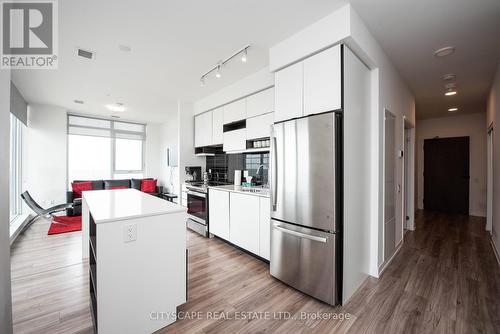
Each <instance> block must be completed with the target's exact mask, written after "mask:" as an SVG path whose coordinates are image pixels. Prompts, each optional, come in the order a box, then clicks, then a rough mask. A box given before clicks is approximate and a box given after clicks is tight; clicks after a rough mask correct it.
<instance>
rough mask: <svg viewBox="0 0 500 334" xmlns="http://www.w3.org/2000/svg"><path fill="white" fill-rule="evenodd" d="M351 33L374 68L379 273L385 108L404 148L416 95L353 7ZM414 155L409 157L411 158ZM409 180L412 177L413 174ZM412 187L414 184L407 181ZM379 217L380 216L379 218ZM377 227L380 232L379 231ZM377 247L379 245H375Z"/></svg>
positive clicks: (379, 262) (374, 264)
mask: <svg viewBox="0 0 500 334" xmlns="http://www.w3.org/2000/svg"><path fill="white" fill-rule="evenodd" d="M350 23H351V36H349V38H348V40H347V41H346V43H347V44H348V45H350V47H351V48H352V49H353V50H354V51H355V52H356V53H357V54H358V56H359V57H361V58H362V59H363V60H364V61H365V62H366V64H368V65H369V66H370V67H372V68H373V69H374V71H372V80H373V83H374V84H373V86H372V89H373V90H372V98H373V106H372V109H373V110H372V119H371V125H372V128H371V130H372V147H371V152H372V160H373V166H372V167H373V168H372V178H371V179H372V182H373V183H372V189H371V191H372V199H373V206H372V217H374V220H373V221H372V256H373V255H375V254H376V257H377V258H376V259H375V258H372V260H371V261H370V263H371V272H372V273H377V274H378V273H379V272H380V271H381V270H382V269H383V266H384V204H385V203H384V200H383V198H384V192H385V189H384V183H385V181H384V177H385V176H384V112H385V109H387V110H389V111H390V112H392V113H393V114H394V115H396V124H397V127H396V143H395V145H396V147H398V149H399V150H403V149H404V119H406V120H407V122H408V123H409V124H413V125H415V98H414V96H413V94H412V92H411V91H410V90H409V89H408V86H407V85H406V83H405V82H404V80H403V79H402V78H401V76H400V75H399V73H398V71H397V70H396V68H395V67H394V66H393V65H392V63H391V61H390V60H389V58H388V57H387V55H386V54H385V52H384V51H383V50H382V48H381V47H380V45H379V44H378V43H377V41H376V40H375V38H374V37H373V36H372V35H371V34H370V32H369V31H368V29H367V28H366V26H365V25H364V24H363V22H362V20H361V18H360V17H359V16H358V14H357V13H356V12H355V11H354V10H352V7H351V11H350ZM411 158H412V157H410V159H411ZM403 169H404V166H403V160H402V159H401V160H400V161H399V163H398V164H397V167H396V180H397V181H398V183H399V184H402V183H403V174H404V173H403ZM410 180H412V178H411V177H410ZM408 186H409V188H413V185H411V184H410V185H408ZM403 201H404V194H403V192H401V193H400V196H399V197H398V198H397V200H396V203H395V204H396V217H397V219H398V220H397V221H396V226H394V228H395V230H396V244H398V243H399V242H400V241H401V240H402V239H403V225H404V222H405V217H404V212H403V211H404V210H403V208H404V206H403ZM410 216H411V217H410V220H413V217H412V216H413V212H410ZM376 217H378V218H376ZM375 231H377V232H378V233H377V234H376V233H375ZM376 247H377V248H378V249H376Z"/></svg>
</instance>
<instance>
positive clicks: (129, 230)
mask: <svg viewBox="0 0 500 334" xmlns="http://www.w3.org/2000/svg"><path fill="white" fill-rule="evenodd" d="M136 240H137V224H126V225H124V226H123V242H131V241H136Z"/></svg>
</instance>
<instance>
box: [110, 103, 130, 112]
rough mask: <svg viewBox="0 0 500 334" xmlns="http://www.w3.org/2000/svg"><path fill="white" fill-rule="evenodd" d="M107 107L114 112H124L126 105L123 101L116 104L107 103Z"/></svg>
mask: <svg viewBox="0 0 500 334" xmlns="http://www.w3.org/2000/svg"><path fill="white" fill-rule="evenodd" d="M106 108H108V109H109V110H111V111H113V112H124V111H125V106H124V105H123V103H115V104H106Z"/></svg>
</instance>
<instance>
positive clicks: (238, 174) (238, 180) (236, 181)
mask: <svg viewBox="0 0 500 334" xmlns="http://www.w3.org/2000/svg"><path fill="white" fill-rule="evenodd" d="M234 185H235V186H241V170H239V169H236V170H235V171H234Z"/></svg>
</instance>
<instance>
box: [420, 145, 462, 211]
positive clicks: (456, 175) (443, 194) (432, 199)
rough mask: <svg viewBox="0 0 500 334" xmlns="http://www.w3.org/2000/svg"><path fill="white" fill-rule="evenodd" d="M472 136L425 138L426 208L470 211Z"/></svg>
mask: <svg viewBox="0 0 500 334" xmlns="http://www.w3.org/2000/svg"><path fill="white" fill-rule="evenodd" d="M469 141H470V139H469V137H455V138H434V139H426V140H425V141H424V209H426V210H431V211H441V212H447V213H457V214H464V215H468V214H469V178H470V177H469Z"/></svg>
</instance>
